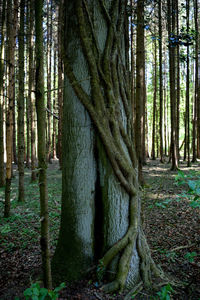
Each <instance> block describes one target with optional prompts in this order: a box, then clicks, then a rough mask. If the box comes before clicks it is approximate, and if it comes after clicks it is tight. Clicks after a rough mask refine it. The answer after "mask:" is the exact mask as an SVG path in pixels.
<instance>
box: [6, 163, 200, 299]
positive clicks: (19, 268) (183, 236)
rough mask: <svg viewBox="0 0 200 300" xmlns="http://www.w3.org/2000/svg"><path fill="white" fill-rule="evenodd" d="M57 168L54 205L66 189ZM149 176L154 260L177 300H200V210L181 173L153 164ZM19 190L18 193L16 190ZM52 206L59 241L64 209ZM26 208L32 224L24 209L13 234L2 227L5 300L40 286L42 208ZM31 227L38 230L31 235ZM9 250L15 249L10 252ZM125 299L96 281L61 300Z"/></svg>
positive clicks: (147, 225)
mask: <svg viewBox="0 0 200 300" xmlns="http://www.w3.org/2000/svg"><path fill="white" fill-rule="evenodd" d="M55 168H57V164H54V165H53V166H50V171H49V172H50V174H51V178H50V179H49V182H50V184H51V189H50V192H49V193H50V196H51V197H50V200H51V198H52V199H55V195H56V197H58V198H60V194H59V193H60V191H58V189H60V187H61V185H58V184H57V183H58V181H59V182H61V172H59V171H58V170H54V169H55ZM180 168H181V170H183V171H184V172H189V170H196V171H199V172H200V165H199V163H196V164H193V165H192V167H191V168H189V169H188V168H186V166H185V165H184V164H183V163H182V164H181V165H180ZM51 172H52V173H51ZM143 172H144V178H145V185H144V188H143V189H142V191H141V194H142V198H143V211H144V217H145V221H144V230H145V233H146V236H147V238H148V242H149V245H150V248H151V252H152V256H153V258H154V260H155V262H156V263H157V264H159V265H160V267H161V268H162V269H163V271H164V272H165V274H166V278H170V280H171V281H172V282H173V283H174V285H172V286H173V289H174V292H173V294H172V296H171V299H175V300H176V299H177V300H179V299H180V300H184V299H185V300H186V299H187V300H199V299H200V209H199V208H192V207H190V205H189V203H188V199H187V197H183V196H182V193H183V192H184V191H187V187H186V186H182V185H177V184H175V182H176V181H175V176H176V175H177V172H171V171H170V165H169V164H167V163H166V164H160V163H159V161H149V162H148V163H147V165H146V166H145V167H144V170H143ZM16 180H17V179H16ZM51 180H52V181H51ZM16 182H17V181H16ZM52 182H53V185H52ZM35 189H36V186H32V190H31V189H30V191H29V192H30V197H31V199H33V198H34V197H35V201H36V200H37V197H38V196H37V195H36V196H34V193H35V192H34V191H35ZM13 190H14V192H16V190H15V187H14V188H13ZM60 190H61V189H60ZM52 201H53V204H52V207H54V211H53V212H52V214H51V218H52V220H51V222H52V224H53V225H52V226H51V227H53V226H55V230H53V229H52V232H54V234H55V235H57V231H58V224H57V223H58V218H59V213H60V206H59V203H58V202H59V200H52ZM36 206H37V205H36ZM55 206H56V209H55ZM0 208H2V206H1V207H0ZM25 208H26V209H25V210H24V208H23V214H24V213H25V212H26V218H27V219H26V220H27V223H26V224H23V219H22V217H21V218H20V213H21V210H20V209H19V208H18V206H16V208H15V214H16V215H17V216H18V218H14V217H13V219H12V220H11V222H13V223H12V224H13V225H12V226H13V227H10V228H11V229H12V230H11V229H10V232H9V225H8V224H7V223H5V222H3V221H2V223H0V228H4V233H3V234H2V236H1V233H0V245H1V247H0V300H9V299H11V300H12V299H24V298H23V296H22V295H23V291H24V290H25V289H26V288H27V287H29V286H30V281H31V280H33V281H34V279H35V278H38V276H39V274H40V265H41V259H40V248H39V240H38V233H39V227H38V225H37V224H38V223H39V222H38V219H37V209H38V207H36V213H35V215H34V210H30V207H29V206H28V204H27V206H25ZM50 209H51V206H50ZM24 211H25V212H24ZM1 216H2V214H1ZM54 223H55V224H54ZM19 224H21V225H22V226H24V227H22V228H23V232H24V233H25V234H27V235H28V237H27V240H26V239H24V238H23V239H22V237H21V236H20V233H19V232H18V231H17V230H18V229H17V228H19V227H17V226H18V225H19ZM1 226H4V227H1ZM6 226H7V227H6ZM14 226H16V231H14V230H15V227H14ZM29 226H31V228H34V230H31V231H28V228H29ZM6 228H7V229H6ZM13 228H14V229H13ZM5 230H7V231H8V232H9V233H8V235H9V234H10V236H7V235H6V234H5V232H6V231H5ZM31 235H32V236H31ZM8 238H9V239H10V240H9V241H8ZM9 245H10V246H9ZM13 245H14V246H13ZM23 245H24V246H23ZM22 246H23V247H22ZM8 247H10V248H9V250H8ZM21 248H23V249H21ZM54 248H55V245H52V251H53V249H54ZM20 249H21V250H20ZM159 289H161V287H160V288H159ZM155 296H156V291H147V290H144V289H143V290H142V291H140V293H139V294H138V295H137V296H136V297H135V298H134V299H160V298H155ZM17 297H19V298H17ZM124 298H125V295H116V294H114V295H105V294H103V293H102V292H101V291H100V289H99V286H98V284H97V282H96V280H95V278H94V277H92V276H90V277H89V278H88V280H84V281H80V282H77V283H75V284H73V285H71V286H69V285H67V287H66V288H65V289H64V290H63V291H62V292H61V293H60V297H59V299H60V300H61V299H69V300H78V299H83V300H87V299H88V300H95V299H99V300H104V299H105V300H106V299H116V300H119V299H124ZM132 299H133V298H132Z"/></svg>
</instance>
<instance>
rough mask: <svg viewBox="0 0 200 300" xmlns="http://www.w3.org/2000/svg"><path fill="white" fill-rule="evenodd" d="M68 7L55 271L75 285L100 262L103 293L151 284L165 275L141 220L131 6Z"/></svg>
mask: <svg viewBox="0 0 200 300" xmlns="http://www.w3.org/2000/svg"><path fill="white" fill-rule="evenodd" d="M63 5H64V6H63V10H62V11H63V12H64V21H63V23H64V28H63V32H62V36H63V43H62V46H63V49H62V51H63V62H64V69H65V90H64V107H63V122H64V123H63V153H67V155H66V156H65V155H63V191H62V216H61V228H60V233H59V240H58V245H57V248H56V252H55V254H54V258H53V269H54V273H55V274H57V276H59V277H63V278H65V279H68V280H77V279H78V278H81V277H82V276H83V275H84V274H85V273H86V272H87V271H88V267H89V266H92V264H93V263H94V262H95V261H96V259H98V260H99V259H100V260H99V265H98V268H97V269H98V275H99V277H100V279H102V277H103V275H104V274H105V275H108V279H109V281H110V282H109V283H108V284H106V285H104V286H103V289H104V290H105V291H106V292H113V291H115V290H120V291H122V290H123V289H124V288H125V287H126V288H128V289H130V288H132V287H133V286H136V285H137V284H138V282H139V281H143V282H144V284H145V285H146V286H149V285H150V284H151V274H152V273H154V275H157V276H161V271H160V270H158V269H157V267H156V266H155V264H154V262H153V260H152V258H151V255H150V250H149V247H148V244H147V242H146V238H145V236H144V233H143V229H142V224H141V218H140V210H141V208H140V196H139V184H138V165H137V158H136V153H135V148H134V145H133V142H132V136H133V127H132V111H131V107H132V105H131V95H130V80H129V70H128V67H127V66H128V65H129V63H128V53H127V47H126V45H127V34H126V33H127V30H128V28H127V15H126V9H127V1H125V0H121V1H120V0H112V1H111V0H110V1H103V0H99V1H93V0H91V1H86V0H76V1H74V2H73V3H71V1H65V2H64V4H63ZM72 49H73V51H72ZM83 190H84V191H83ZM68 242H70V244H69V243H68ZM88 249H89V250H88ZM109 274H111V275H109Z"/></svg>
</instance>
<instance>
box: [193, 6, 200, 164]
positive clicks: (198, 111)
mask: <svg viewBox="0 0 200 300" xmlns="http://www.w3.org/2000/svg"><path fill="white" fill-rule="evenodd" d="M194 22H195V32H196V36H195V93H194V105H195V108H194V122H193V159H192V161H196V159H197V157H198V158H199V157H200V144H199V142H198V141H199V138H200V136H199V134H200V127H199V126H198V116H199V115H200V108H199V102H200V100H199V98H198V72H199V58H198V53H199V27H198V24H199V20H198V1H197V0H194Z"/></svg>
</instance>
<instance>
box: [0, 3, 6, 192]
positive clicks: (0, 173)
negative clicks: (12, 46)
mask: <svg viewBox="0 0 200 300" xmlns="http://www.w3.org/2000/svg"><path fill="white" fill-rule="evenodd" d="M5 16H6V0H3V5H2V12H1V23H0V24H1V44H0V187H3V186H4V184H5V174H4V132H3V131H4V126H3V125H4V118H3V114H4V113H3V112H4V105H3V103H4V102H3V98H4V97H3V94H4V93H3V90H4V80H3V78H4V70H5V67H4V50H5V49H4V46H5V41H4V39H5V38H4V36H5Z"/></svg>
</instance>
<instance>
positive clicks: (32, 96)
mask: <svg viewBox="0 0 200 300" xmlns="http://www.w3.org/2000/svg"><path fill="white" fill-rule="evenodd" d="M29 10H30V14H29V35H28V46H29V49H28V52H29V80H28V87H29V88H28V97H29V103H30V123H31V181H32V182H33V181H35V180H36V172H35V164H36V143H35V139H36V136H35V133H36V128H35V126H36V124H35V94H34V89H35V80H34V77H35V76H34V75H35V72H34V62H33V55H34V48H33V38H34V36H33V34H34V31H33V27H34V26H33V25H34V1H33V0H30V1H29Z"/></svg>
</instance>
